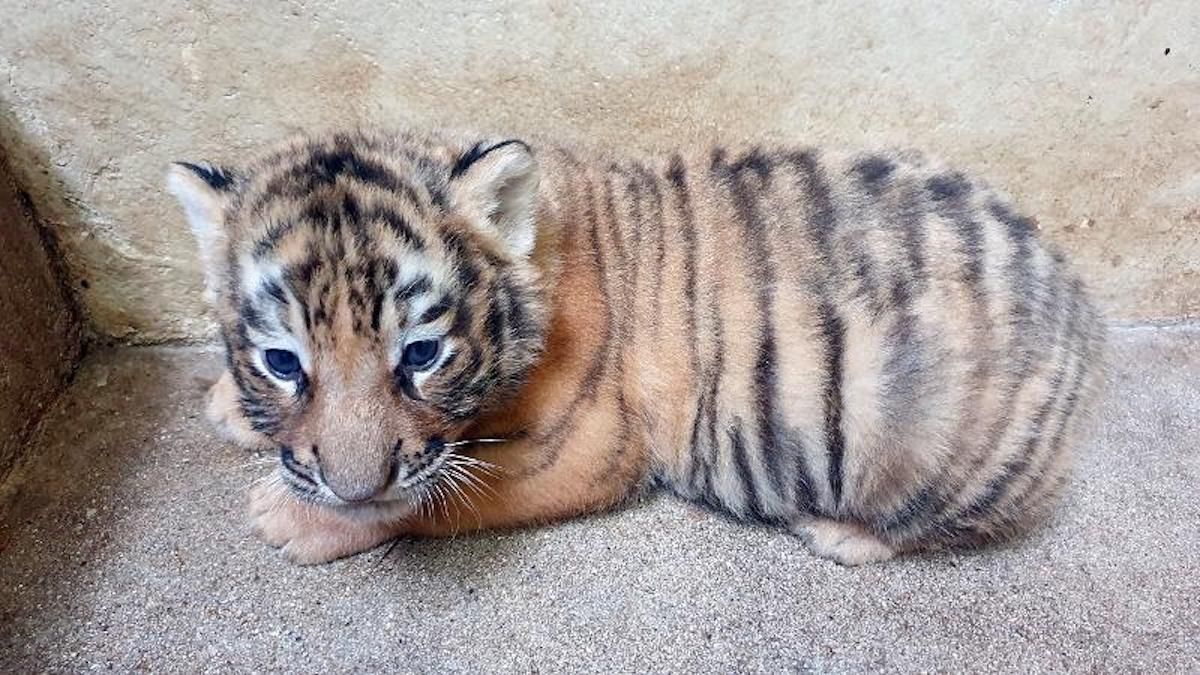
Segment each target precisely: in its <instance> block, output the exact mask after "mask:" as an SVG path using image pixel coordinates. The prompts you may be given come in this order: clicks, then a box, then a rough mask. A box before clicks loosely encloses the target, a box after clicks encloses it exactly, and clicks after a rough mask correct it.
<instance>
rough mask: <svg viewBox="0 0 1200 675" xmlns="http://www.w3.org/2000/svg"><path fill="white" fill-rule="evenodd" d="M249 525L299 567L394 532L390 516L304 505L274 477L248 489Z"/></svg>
mask: <svg viewBox="0 0 1200 675" xmlns="http://www.w3.org/2000/svg"><path fill="white" fill-rule="evenodd" d="M250 523H251V526H252V527H253V528H254V533H255V534H256V535H257V536H258V538H259V539H261V540H262V541H263V542H264V543H266V544H267V545H268V546H272V547H274V548H277V549H279V550H280V552H281V553H282V554H283V557H284V558H287V559H288V560H289V561H291V562H294V563H296V564H299V565H317V564H320V563H325V562H329V561H331V560H336V559H338V558H345V557H346V556H350V555H354V554H355V553H361V552H363V551H367V550H370V549H372V548H375V547H376V546H378V545H379V544H381V543H383V542H385V541H387V540H389V539H392V538H394V537H395V536H397V534H399V532H398V528H397V525H396V521H395V520H392V519H383V518H378V517H368V516H364V515H361V514H342V513H339V512H338V511H336V510H334V509H333V508H330V507H327V506H319V505H316V504H309V503H307V502H303V501H301V500H299V499H298V498H296V496H295V495H293V494H292V493H291V491H289V490H288V489H287V487H286V486H284V485H282V484H280V483H279V482H278V481H270V482H268V483H266V484H264V485H260V486H258V487H256V488H254V489H253V490H252V491H251V492H250Z"/></svg>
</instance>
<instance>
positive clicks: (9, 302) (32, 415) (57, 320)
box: [0, 148, 80, 483]
mask: <svg viewBox="0 0 1200 675" xmlns="http://www.w3.org/2000/svg"><path fill="white" fill-rule="evenodd" d="M7 164H8V163H7V161H6V158H5V155H4V151H3V148H0V483H3V482H4V477H5V476H6V475H7V474H8V472H9V470H10V469H11V468H12V466H13V464H14V463H15V461H16V459H17V456H18V454H19V453H20V451H21V450H22V448H23V446H24V444H25V441H26V440H28V436H29V432H30V431H32V430H33V426H34V424H35V423H36V422H37V420H38V419H39V418H40V417H41V413H42V410H43V409H44V408H45V406H46V405H48V404H49V403H50V401H52V400H53V399H54V397H55V395H57V394H58V391H59V390H60V389H61V388H62V386H63V385H64V384H65V382H66V378H67V376H68V375H69V374H70V373H71V371H72V370H73V369H74V367H75V363H76V361H77V359H78V357H79V349H80V324H79V320H78V316H77V313H76V312H75V311H74V310H73V309H72V306H71V304H70V302H69V300H68V298H67V297H66V295H67V294H66V293H65V292H64V290H65V289H63V288H62V287H61V286H60V285H59V280H58V278H56V274H55V269H54V267H55V263H54V259H53V256H52V255H47V251H46V247H45V244H46V243H47V242H46V241H44V237H43V233H39V231H38V229H37V226H36V224H35V222H34V220H33V219H34V217H35V214H34V213H33V208H32V204H31V202H30V199H29V196H28V194H27V193H24V192H23V191H22V190H21V189H20V187H19V186H17V185H16V184H14V183H13V181H12V179H11V176H10V175H9V172H8V166H7Z"/></svg>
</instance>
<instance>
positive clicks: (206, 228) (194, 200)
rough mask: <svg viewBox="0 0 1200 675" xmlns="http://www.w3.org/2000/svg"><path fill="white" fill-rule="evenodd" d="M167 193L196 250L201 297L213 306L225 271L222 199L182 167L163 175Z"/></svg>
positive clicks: (200, 179) (216, 192) (197, 177)
mask: <svg viewBox="0 0 1200 675" xmlns="http://www.w3.org/2000/svg"><path fill="white" fill-rule="evenodd" d="M167 190H168V191H169V192H170V193H171V194H173V195H175V198H176V199H177V200H179V204H180V205H181V206H182V207H183V213H184V215H185V216H186V217H187V221H188V226H189V227H190V228H191V230H192V235H193V236H195V238H196V244H197V246H198V247H199V250H200V262H201V264H202V265H203V267H204V282H205V283H204V287H205V288H204V295H205V298H206V299H207V300H208V301H209V302H210V303H215V302H216V294H217V289H219V288H220V286H221V277H222V275H223V273H224V268H225V262H224V253H225V247H226V243H227V242H226V234H225V228H224V223H223V210H224V208H225V196H224V195H223V194H222V193H221V192H220V191H218V190H217V189H215V188H213V187H212V186H210V185H209V184H208V183H206V182H205V181H204V180H203V179H202V178H200V176H198V175H196V173H195V172H194V171H193V170H191V169H189V168H188V167H186V166H184V165H182V164H174V165H172V166H171V169H170V171H168V172H167Z"/></svg>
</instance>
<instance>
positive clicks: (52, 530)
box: [0, 328, 1200, 673]
mask: <svg viewBox="0 0 1200 675" xmlns="http://www.w3.org/2000/svg"><path fill="white" fill-rule="evenodd" d="M1115 338H1116V343H1117V344H1116V349H1115V355H1114V356H1115V359H1114V360H1115V362H1116V370H1115V373H1114V375H1113V392H1112V396H1111V397H1110V402H1109V405H1108V407H1107V409H1106V412H1105V414H1104V416H1103V418H1104V419H1103V423H1102V428H1101V431H1100V434H1099V437H1098V438H1097V439H1096V440H1095V441H1094V443H1093V444H1092V445H1091V447H1089V448H1088V449H1087V451H1086V452H1085V453H1084V456H1083V458H1082V461H1081V463H1080V466H1079V471H1078V480H1077V481H1076V483H1075V487H1074V489H1073V492H1072V493H1071V495H1070V497H1069V498H1068V500H1067V503H1066V504H1065V506H1064V508H1063V509H1062V510H1061V515H1060V517H1059V518H1058V520H1057V521H1056V522H1055V524H1054V525H1053V526H1052V527H1051V528H1050V529H1048V530H1045V531H1043V532H1042V533H1041V534H1039V535H1038V536H1036V537H1034V538H1033V539H1032V540H1030V541H1027V542H1025V543H1024V544H1022V545H1020V546H1016V547H1012V548H1009V549H1006V550H996V551H990V552H986V553H982V554H975V555H970V556H957V557H936V558H929V559H919V560H906V561H900V562H897V563H894V564H888V565H884V566H875V567H868V568H865V569H854V570H850V569H844V568H840V567H837V566H835V565H833V564H830V563H826V562H823V561H820V560H817V559H814V558H812V557H810V556H809V555H808V554H807V553H806V552H805V550H804V548H803V546H802V545H801V544H800V542H799V541H797V540H796V539H794V538H791V537H788V536H786V535H783V534H780V533H776V532H771V531H767V530H764V529H756V528H748V527H743V526H737V525H734V524H732V523H730V522H728V521H726V520H724V519H722V518H719V517H715V516H711V515H709V514H707V513H704V512H701V511H698V510H695V509H693V508H691V507H689V506H687V505H684V504H681V503H678V502H675V501H673V500H670V499H666V498H663V499H655V500H651V501H650V502H649V503H646V504H642V505H639V506H635V507H633V508H630V509H627V510H624V511H621V512H618V513H614V514H610V515H607V516H603V517H599V518H593V519H588V520H584V521H579V522H574V523H569V524H566V525H562V526H559V527H554V528H549V529H542V530H537V531H526V532H520V533H514V534H488V535H482V536H476V537H463V538H459V539H457V540H454V541H438V542H406V543H403V544H402V545H400V546H399V547H397V548H396V549H395V550H394V551H393V552H392V554H391V555H390V556H389V557H387V558H386V559H383V558H382V551H375V552H372V553H370V554H367V555H364V556H361V557H359V558H356V559H351V560H348V561H342V562H339V563H336V564H333V565H329V566H325V567H318V568H297V567H292V566H289V565H287V564H284V563H282V562H280V561H279V560H278V559H277V558H276V557H275V555H274V554H273V552H272V551H270V550H268V549H266V548H264V547H263V546H260V545H259V544H257V543H256V542H255V541H253V540H252V539H250V538H249V537H248V535H247V531H246V527H245V525H244V524H243V521H242V518H241V506H242V503H241V500H242V493H243V490H244V488H245V487H246V486H247V484H248V483H249V482H250V481H251V480H252V479H253V478H254V477H256V476H257V475H259V474H260V473H262V472H263V471H265V469H264V468H263V467H261V466H254V465H248V464H247V462H248V461H249V459H250V458H248V457H247V456H246V455H245V454H243V453H241V452H239V451H237V450H234V449H232V448H230V447H227V446H224V445H222V444H220V443H218V442H217V441H215V440H214V439H213V438H212V436H211V435H210V433H209V432H208V430H207V429H206V427H205V426H204V424H203V423H202V421H201V420H200V419H199V418H198V416H197V411H198V410H199V407H200V398H201V384H200V383H199V381H198V380H199V379H200V378H203V377H207V376H211V375H212V374H214V373H215V368H216V367H217V358H216V356H215V355H214V354H212V353H204V352H198V351H189V350H166V349H154V350H126V351H121V352H116V353H108V354H100V355H98V356H94V357H93V358H92V359H91V361H90V363H89V365H87V366H86V368H85V370H84V371H83V372H82V374H81V375H80V376H79V378H78V380H77V382H76V384H75V386H74V388H73V389H72V392H71V393H70V394H69V395H68V396H67V397H66V398H65V399H64V400H63V401H61V402H60V404H59V407H58V409H57V411H56V412H54V413H52V416H51V420H50V423H49V425H48V431H47V433H46V434H45V436H44V438H43V439H42V441H41V447H40V448H38V449H37V450H36V451H35V452H36V453H37V454H39V455H40V461H39V464H38V465H37V466H36V467H27V468H26V469H25V470H24V476H23V482H22V484H21V488H20V490H19V491H16V490H14V489H13V488H11V487H10V489H9V495H8V496H7V500H6V501H7V502H8V504H9V507H8V517H7V520H6V521H5V522H6V524H4V525H2V526H0V670H3V671H9V672H12V671H16V672H27V671H35V670H43V669H51V670H69V671H85V670H88V669H89V668H92V667H99V668H101V669H103V668H104V667H106V666H111V667H115V668H116V669H117V670H129V669H135V668H136V669H151V670H154V671H195V670H200V669H204V670H240V671H241V670H249V669H258V670H275V669H288V670H299V671H347V670H372V671H384V670H385V669H386V670H389V671H429V670H435V669H436V670H442V669H453V670H469V671H493V670H502V671H514V670H516V671H533V670H536V671H542V672H546V671H550V672H554V671H560V670H563V669H571V670H605V671H612V670H625V671H632V670H647V669H652V670H667V671H680V672H687V671H693V672H694V671H696V670H703V671H717V672H732V671H746V670H771V671H775V670H778V669H780V668H789V669H812V670H819V671H830V670H832V671H846V670H850V671H855V670H871V671H878V670H913V669H919V670H949V671H962V670H968V669H969V670H983V671H994V670H999V671H1030V672H1046V671H1061V670H1067V669H1070V670H1076V671H1093V670H1103V671H1129V670H1134V671H1141V672H1178V673H1184V672H1197V671H1200V569H1198V568H1197V562H1196V561H1197V557H1198V554H1200V500H1198V499H1197V497H1196V490H1197V487H1198V486H1200V448H1198V446H1197V443H1198V441H1197V438H1198V437H1200V386H1198V385H1197V383H1200V330H1186V329H1182V328H1171V329H1127V330H1122V331H1119V332H1118V333H1117V334H1116V336H1115Z"/></svg>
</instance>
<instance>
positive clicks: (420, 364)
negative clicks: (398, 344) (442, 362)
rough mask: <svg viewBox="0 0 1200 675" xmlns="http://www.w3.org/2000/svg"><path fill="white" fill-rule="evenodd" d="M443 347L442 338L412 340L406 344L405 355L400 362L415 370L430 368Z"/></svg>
mask: <svg viewBox="0 0 1200 675" xmlns="http://www.w3.org/2000/svg"><path fill="white" fill-rule="evenodd" d="M441 349H442V343H441V340H417V341H416V342H410V343H408V344H407V345H405V346H404V355H403V356H401V357H400V364H401V365H402V366H404V367H405V368H406V369H407V370H411V371H414V372H419V371H422V370H428V369H429V368H430V367H432V366H433V363H434V361H437V357H438V353H439V352H441Z"/></svg>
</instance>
